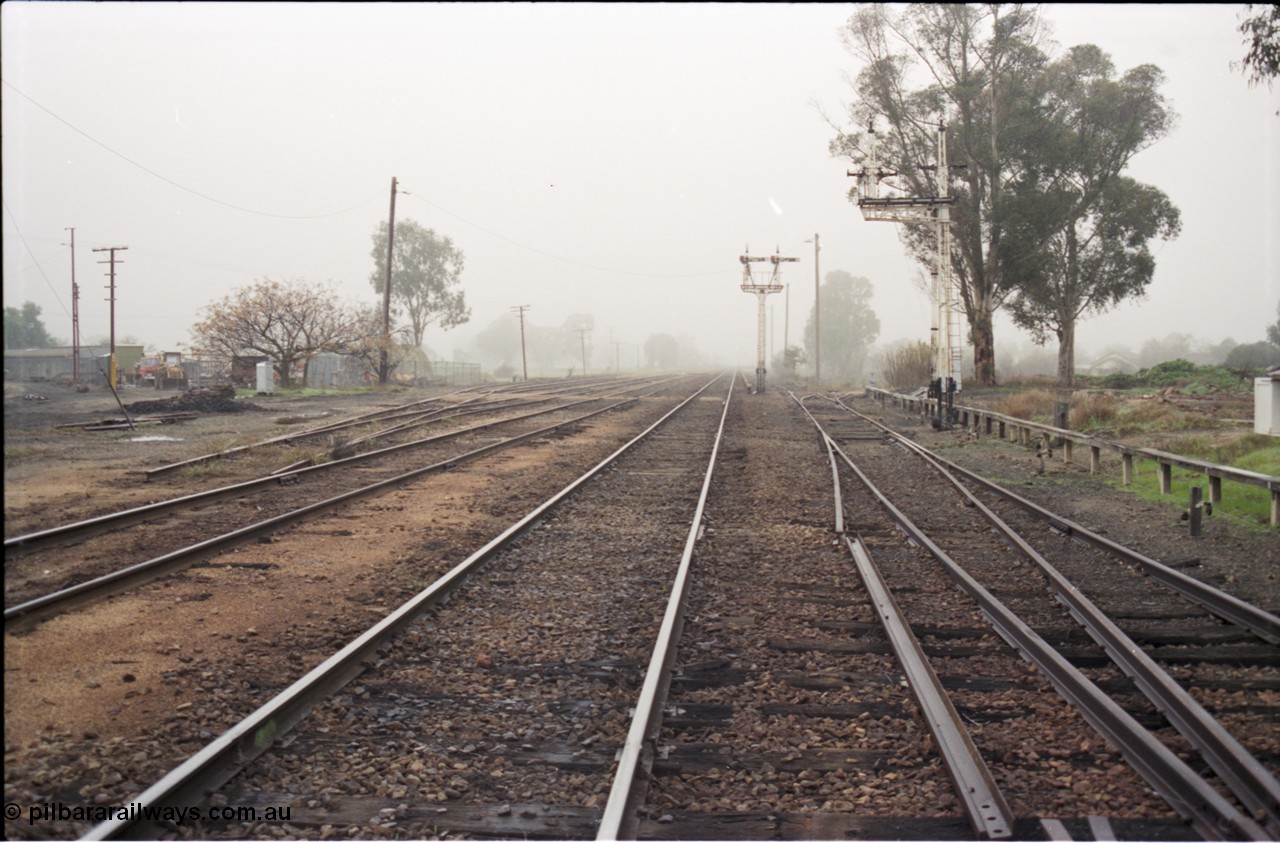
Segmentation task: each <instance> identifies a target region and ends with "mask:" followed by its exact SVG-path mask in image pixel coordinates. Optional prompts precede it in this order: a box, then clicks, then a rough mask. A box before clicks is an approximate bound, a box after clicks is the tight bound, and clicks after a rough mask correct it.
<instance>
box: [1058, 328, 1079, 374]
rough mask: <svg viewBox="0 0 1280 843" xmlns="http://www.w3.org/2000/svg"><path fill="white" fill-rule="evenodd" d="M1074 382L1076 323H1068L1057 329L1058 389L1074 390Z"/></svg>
mask: <svg viewBox="0 0 1280 843" xmlns="http://www.w3.org/2000/svg"><path fill="white" fill-rule="evenodd" d="M1075 382H1076V323H1075V322H1074V321H1068V322H1064V323H1063V325H1062V326H1061V327H1060V328H1058V388H1059V389H1074V388H1075V385H1076V383H1075Z"/></svg>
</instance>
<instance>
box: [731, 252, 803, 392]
mask: <svg viewBox="0 0 1280 843" xmlns="http://www.w3.org/2000/svg"><path fill="white" fill-rule="evenodd" d="M742 251H743V254H741V255H739V256H738V260H739V261H740V262H741V263H742V292H744V293H755V294H756V297H757V298H758V299H759V300H760V308H759V312H758V316H757V319H756V337H757V342H756V392H758V393H759V392H764V375H765V365H764V300H765V297H766V296H768V295H769V294H770V293H780V292H782V278H781V275H782V264H784V263H787V262H788V261H799V260H800V259H799V258H784V257H782V249H781V248H779V249H778V253H777V254H773V255H770V256H769V257H767V258H763V257H760V258H753V257H751V255H749V254H746V253H747V252H749V251H750V249H749V248H745V247H744V248H743V250H742ZM757 261H769V263H771V264H773V272H772V273H770V274H769V276H768V280H767V281H756V280H755V279H754V278H752V277H751V264H753V263H755V262H757ZM761 277H763V274H761Z"/></svg>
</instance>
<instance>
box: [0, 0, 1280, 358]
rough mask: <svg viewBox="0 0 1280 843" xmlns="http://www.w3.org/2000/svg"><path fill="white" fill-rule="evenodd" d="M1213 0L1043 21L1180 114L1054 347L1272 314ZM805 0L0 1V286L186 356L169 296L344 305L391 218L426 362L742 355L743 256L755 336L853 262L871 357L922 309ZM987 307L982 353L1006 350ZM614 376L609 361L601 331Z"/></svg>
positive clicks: (1134, 340)
mask: <svg viewBox="0 0 1280 843" xmlns="http://www.w3.org/2000/svg"><path fill="white" fill-rule="evenodd" d="M1242 9H1243V6H1237V5H1182V4H1179V5H1167V6H1161V5H1133V6H1122V5H1083V4H1082V5H1071V4H1067V5H1055V4H1049V5H1047V6H1045V7H1044V16H1045V18H1046V19H1047V20H1048V21H1049V22H1050V23H1051V24H1052V25H1053V28H1054V35H1055V40H1056V41H1057V43H1058V44H1060V45H1061V46H1062V47H1067V46H1072V45H1075V44H1080V43H1094V44H1097V45H1098V46H1100V47H1101V48H1102V49H1103V50H1104V51H1106V52H1108V53H1109V54H1110V55H1111V56H1112V58H1113V59H1114V61H1115V64H1116V66H1117V68H1118V69H1119V70H1120V71H1123V70H1125V69H1128V68H1130V67H1132V66H1134V65H1137V64H1142V63H1154V64H1156V65H1158V66H1159V67H1161V68H1162V69H1163V70H1164V72H1165V73H1166V75H1167V77H1168V81H1167V84H1166V86H1165V88H1164V89H1163V90H1164V93H1165V94H1166V95H1167V97H1168V98H1169V99H1170V101H1171V102H1172V104H1173V107H1174V109H1175V110H1176V111H1177V112H1178V114H1179V115H1180V121H1179V124H1178V127H1177V129H1176V130H1175V131H1174V132H1173V133H1172V135H1170V136H1169V137H1168V138H1166V139H1165V140H1164V141H1162V142H1161V143H1159V144H1158V145H1157V146H1155V147H1153V148H1152V149H1150V150H1147V151H1145V152H1144V153H1142V154H1141V155H1140V156H1139V157H1138V158H1137V159H1135V161H1134V164H1133V166H1132V168H1131V173H1132V174H1133V175H1134V176H1135V177H1136V178H1138V179H1140V180H1143V181H1146V182H1148V183H1150V184H1153V185H1155V186H1156V187H1159V188H1160V189H1161V190H1163V191H1165V192H1166V193H1167V194H1168V195H1169V196H1170V197H1171V198H1172V200H1173V201H1174V203H1175V204H1176V205H1177V206H1178V207H1179V208H1180V209H1181V212H1182V220H1183V230H1182V235H1181V237H1180V238H1179V239H1178V240H1176V241H1174V242H1170V243H1168V244H1164V245H1162V246H1159V247H1158V258H1157V259H1158V268H1157V270H1156V276H1155V281H1154V283H1153V284H1152V286H1151V288H1150V291H1149V294H1148V296H1147V297H1146V298H1145V299H1143V300H1141V301H1138V302H1132V303H1128V304H1125V305H1123V306H1122V307H1120V308H1118V309H1117V310H1116V311H1114V312H1113V313H1110V314H1108V315H1105V316H1102V317H1096V318H1093V319H1091V320H1089V321H1088V322H1086V323H1083V324H1082V325H1081V327H1080V330H1079V340H1078V341H1079V344H1080V346H1081V348H1082V350H1084V351H1085V352H1087V351H1088V350H1089V349H1090V348H1100V347H1101V346H1103V345H1106V344H1108V343H1112V342H1127V343H1129V344H1130V345H1132V346H1133V347H1134V348H1137V347H1138V346H1140V345H1141V343H1142V341H1144V340H1145V339H1148V338H1151V337H1163V336H1165V335H1167V334H1169V333H1172V332H1180V333H1187V334H1191V335H1193V336H1194V337H1196V338H1197V339H1199V340H1201V341H1203V342H1217V341H1220V340H1222V339H1224V338H1226V337H1228V336H1230V337H1234V338H1235V339H1236V340H1238V341H1241V342H1246V341H1254V340H1260V339H1263V338H1264V336H1265V334H1264V332H1265V327H1266V325H1268V324H1270V323H1273V322H1274V321H1275V319H1276V307H1277V302H1280V247H1278V246H1277V237H1276V232H1278V231H1280V214H1278V213H1277V209H1278V208H1280V117H1278V116H1277V114H1276V112H1277V111H1278V110H1280V86H1277V87H1275V88H1273V89H1271V90H1268V89H1267V88H1266V87H1261V88H1251V87H1250V86H1249V85H1248V84H1247V83H1246V81H1245V79H1244V77H1243V75H1242V74H1241V73H1240V72H1239V71H1238V70H1235V69H1232V67H1231V63H1232V62H1238V61H1239V59H1240V58H1241V57H1242V55H1243V53H1244V48H1243V47H1242V45H1241V36H1240V35H1239V34H1238V33H1237V31H1236V26H1237V24H1238V21H1239V19H1240V15H1241V12H1242ZM852 10H853V7H852V6H850V5H837V4H826V3H823V4H812V5H807V4H777V5H773V4H700V3H690V4H683V3H676V4H636V5H631V4H625V3H608V4H599V5H597V4H578V3H575V4H566V5H555V4H543V3H537V4H531V5H530V4H467V3H458V4H440V5H437V4H409V3H392V4H365V3H359V4H354V3H353V4H333V5H324V4H313V3H306V4H303V3H285V4H270V3H253V4H236V3H207V4H206V3H198V2H191V3H181V4H176V3H175V4H168V3H114V2H105V3H77V2H65V3H26V2H6V3H4V4H3V6H0V15H2V20H0V37H2V39H3V43H2V44H0V59H2V61H3V79H4V83H5V84H4V86H3V88H2V89H0V102H2V105H3V141H4V143H3V166H4V173H3V192H4V209H3V218H4V222H3V238H4V243H3V245H4V304H5V306H6V307H16V306H20V305H21V304H22V303H23V302H25V301H34V302H35V303H37V304H38V305H40V307H41V308H42V310H43V317H44V321H45V324H46V326H47V327H48V328H49V330H50V331H51V333H52V334H54V336H55V337H59V338H62V339H64V340H67V341H69V340H70V336H71V318H70V312H71V297H70V288H71V282H70V267H71V256H70V250H69V248H68V246H67V245H66V244H67V243H68V242H69V232H67V231H66V229H67V228H70V227H74V228H75V237H76V272H77V281H78V282H79V283H80V287H81V302H80V314H81V333H82V339H83V340H85V341H89V340H92V339H96V338H97V337H103V336H106V335H107V333H108V330H109V320H108V305H107V303H106V301H105V298H106V290H105V284H106V283H107V279H106V276H105V273H106V266H105V265H100V264H99V263H97V262H98V261H101V260H105V258H106V255H105V253H95V252H93V251H92V249H94V248H102V247H107V246H127V247H128V251H125V252H121V253H119V257H120V258H121V259H122V260H123V263H121V264H120V266H119V267H118V301H117V335H118V336H120V337H123V336H131V337H133V338H136V339H137V340H138V341H140V342H144V343H145V344H146V345H147V346H148V347H149V348H153V349H156V350H168V349H173V348H175V347H179V346H182V345H185V344H186V343H188V342H189V341H190V339H191V337H190V333H189V330H188V329H189V326H190V325H191V324H192V323H193V321H194V320H195V319H196V318H197V317H198V316H199V313H200V310H201V308H203V307H204V306H206V305H208V304H210V303H211V302H214V301H216V300H218V299H221V298H222V297H223V296H225V295H227V294H228V293H229V292H231V291H232V290H233V289H235V288H236V287H237V286H240V285H244V284H249V283H252V282H254V281H255V280H258V279H262V278H273V279H280V280H287V279H294V278H298V279H305V280H307V281H312V282H332V283H333V285H334V288H335V290H336V291H337V294H338V295H339V296H341V297H342V298H343V299H344V300H347V301H350V302H359V301H363V302H370V303H371V302H374V301H376V300H377V298H376V295H375V293H374V291H373V288H372V287H371V285H370V284H369V280H368V279H369V275H370V273H371V271H372V265H373V262H372V258H371V256H370V250H371V248H372V241H371V236H372V234H373V232H374V230H375V229H376V227H377V225H378V223H379V222H382V221H385V220H386V218H387V213H388V204H389V199H390V184H391V179H392V177H393V176H394V177H396V178H397V179H398V180H399V185H400V188H401V190H402V191H403V192H402V193H400V194H399V195H398V196H397V202H396V217H397V219H398V220H403V219H412V220H414V221H416V222H418V223H420V224H422V225H424V226H426V227H429V228H433V229H435V230H436V231H437V232H439V233H442V234H445V235H448V236H449V237H450V238H452V239H453V241H454V242H455V243H456V244H457V245H458V247H459V248H461V249H462V251H463V252H464V253H465V255H466V267H465V270H464V272H463V281H464V284H465V288H466V295H467V300H468V302H469V304H470V305H471V309H472V319H471V322H470V323H469V324H468V325H465V326H462V327H459V328H455V329H452V330H450V331H448V332H442V331H440V330H438V329H433V330H430V331H429V332H428V335H427V338H426V344H427V345H428V346H429V347H430V348H431V349H432V350H433V352H435V353H436V354H437V356H440V357H443V358H450V357H452V355H453V352H454V349H455V348H466V347H467V346H468V345H469V343H470V342H471V339H472V337H473V336H474V334H475V333H476V332H477V331H479V330H480V329H482V328H484V327H485V326H487V325H489V324H490V323H491V322H493V321H494V320H495V319H499V318H508V319H514V318H515V317H514V316H513V315H512V314H511V312H510V309H511V308H512V307H513V306H515V305H529V306H530V307H531V310H530V311H529V313H528V317H527V318H529V319H530V320H532V322H533V323H535V324H538V325H548V326H558V325H560V324H562V323H563V321H564V320H565V318H566V317H568V316H569V315H570V314H574V313H590V314H592V315H593V316H594V317H595V324H596V329H595V332H594V334H593V336H592V340H593V344H594V345H595V346H596V348H597V349H598V351H599V353H600V354H601V355H604V354H605V352H606V351H612V350H614V349H613V348H612V347H611V346H610V345H609V344H610V343H611V342H612V341H620V342H625V343H635V344H639V343H642V342H643V341H644V340H645V339H646V338H647V337H648V336H649V335H651V334H653V333H657V332H668V333H672V334H675V335H682V336H686V337H690V338H692V339H693V340H694V341H695V342H696V343H697V345H698V346H699V348H700V349H701V350H702V351H703V352H705V353H707V354H708V355H714V356H717V357H718V358H719V359H720V360H722V361H725V362H731V363H742V364H746V365H751V364H752V363H753V362H754V352H755V298H754V297H753V296H750V295H748V294H746V293H743V292H741V291H740V290H739V289H738V284H739V282H740V280H741V266H740V264H739V263H738V256H739V255H740V254H742V251H743V249H744V247H748V246H749V248H750V251H751V253H752V254H758V255H767V254H770V253H772V252H774V251H775V249H779V248H780V249H781V251H782V253H783V254H784V255H787V256H794V257H798V258H800V259H801V260H800V262H798V263H792V264H787V265H786V267H785V271H784V275H783V280H784V281H786V282H788V284H789V288H790V289H789V293H788V294H787V296H783V295H782V294H778V295H775V296H772V297H771V298H770V299H769V302H770V308H771V312H772V314H773V318H774V322H775V324H776V327H774V328H773V329H771V341H772V342H773V343H774V344H775V345H776V348H777V349H781V347H782V342H783V322H784V314H785V313H786V312H787V310H788V308H787V301H788V299H789V302H790V307H789V311H790V331H789V337H790V339H791V341H792V342H793V343H794V342H798V341H799V337H800V333H801V330H802V328H803V325H804V320H805V319H806V318H807V316H808V314H809V310H810V308H811V306H812V301H813V291H814V262H813V258H814V252H813V245H812V243H806V242H805V241H806V240H812V238H813V235H814V234H815V233H817V234H818V235H819V236H820V241H821V247H822V250H821V255H820V269H821V272H822V273H823V274H824V275H825V273H827V272H828V271H831V270H836V269H840V270H845V271H847V272H850V273H853V274H855V275H861V276H865V277H866V278H868V279H870V280H871V282H872V284H873V285H874V288H875V298H874V303H873V306H874V309H875V311H876V313H877V315H878V316H879V317H880V321H881V325H882V330H881V336H880V340H881V342H888V341H892V340H895V339H898V338H911V339H922V340H923V339H927V337H928V329H929V316H928V313H929V310H928V303H927V301H926V299H925V298H924V296H923V294H922V293H921V292H919V289H918V287H917V285H916V283H915V282H914V281H913V278H916V277H917V276H919V274H920V268H919V267H918V266H917V265H915V264H914V263H913V262H912V261H910V260H909V259H907V258H906V257H905V256H904V255H903V251H902V248H901V246H900V244H899V241H898V238H897V233H896V231H895V227H894V225H893V224H890V223H883V222H881V223H869V222H864V221H863V220H862V218H861V216H860V214H859V213H858V211H857V209H856V207H854V206H853V205H851V204H850V203H849V202H848V200H847V199H846V191H847V190H848V188H849V186H850V179H848V178H847V177H846V175H845V171H846V169H847V168H848V166H849V164H848V162H847V161H843V160H838V159H834V158H832V157H830V155H829V154H828V152H827V143H828V141H830V139H831V138H832V136H833V134H834V131H833V129H832V128H831V127H830V126H829V125H828V123H827V122H826V120H825V119H824V117H823V112H825V113H827V114H829V115H830V116H832V117H833V118H835V119H840V117H841V115H842V113H843V111H844V104H845V103H846V102H847V101H848V100H849V98H850V89H849V85H848V81H847V80H848V79H850V78H852V77H853V75H854V74H856V72H857V71H858V69H859V68H858V66H857V64H856V63H855V61H854V59H853V58H852V57H851V56H849V55H848V54H847V53H845V52H844V51H843V49H842V48H841V46H840V43H839V39H838V36H837V30H838V29H839V28H840V27H841V25H842V24H843V23H844V22H845V21H846V20H847V19H848V17H849V15H850V14H851V12H852ZM1025 341H1026V338H1025V335H1023V334H1021V332H1019V331H1017V330H1016V329H1015V328H1013V327H1012V326H1010V325H1009V324H1008V323H1007V321H1002V322H1001V323H1000V325H999V326H998V328H997V335H996V354H997V358H998V359H999V357H1000V354H1001V348H1002V344H1010V345H1012V344H1014V343H1016V344H1018V345H1021V344H1023V343H1025ZM620 351H621V354H622V355H623V359H624V363H626V362H628V361H627V359H626V356H627V355H632V362H633V359H634V350H632V349H631V347H630V346H621V347H620Z"/></svg>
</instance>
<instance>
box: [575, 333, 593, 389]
mask: <svg viewBox="0 0 1280 843" xmlns="http://www.w3.org/2000/svg"><path fill="white" fill-rule="evenodd" d="M589 333H591V329H590V328H579V329H578V338H579V339H580V340H582V376H583V377H584V378H585V377H586V376H587V334H589Z"/></svg>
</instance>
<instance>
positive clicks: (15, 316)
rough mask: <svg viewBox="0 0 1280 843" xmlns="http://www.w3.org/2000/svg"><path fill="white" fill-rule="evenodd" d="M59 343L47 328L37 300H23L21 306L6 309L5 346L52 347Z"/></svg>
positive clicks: (15, 347) (14, 347)
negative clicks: (41, 316) (41, 317)
mask: <svg viewBox="0 0 1280 843" xmlns="http://www.w3.org/2000/svg"><path fill="white" fill-rule="evenodd" d="M57 344H58V343H57V341H56V340H54V338H53V337H52V336H51V335H50V334H49V331H48V330H46V329H45V326H44V322H43V321H42V320H41V319H40V306H39V305H37V304H36V303H35V302H23V304H22V307H20V308H19V307H6V308H5V309H4V347H5V348H13V349H17V348H52V347H53V346H55V345H57Z"/></svg>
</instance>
